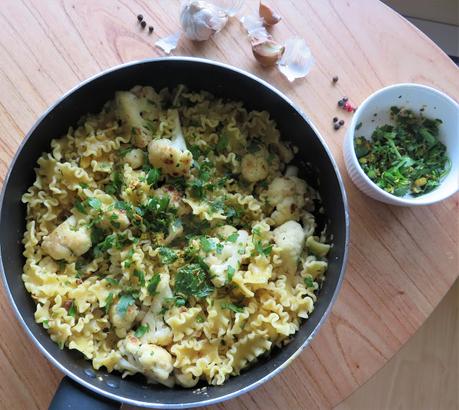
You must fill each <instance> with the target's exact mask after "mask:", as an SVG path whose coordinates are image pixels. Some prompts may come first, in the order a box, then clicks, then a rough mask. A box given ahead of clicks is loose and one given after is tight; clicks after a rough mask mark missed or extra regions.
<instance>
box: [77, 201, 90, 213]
mask: <svg viewBox="0 0 459 410" xmlns="http://www.w3.org/2000/svg"><path fill="white" fill-rule="evenodd" d="M75 208H76V209H77V211H78V212H81V213H82V214H85V215H86V214H87V212H86V208H85V206H84V203H83V202H82V201H80V200H79V199H77V200H76V201H75Z"/></svg>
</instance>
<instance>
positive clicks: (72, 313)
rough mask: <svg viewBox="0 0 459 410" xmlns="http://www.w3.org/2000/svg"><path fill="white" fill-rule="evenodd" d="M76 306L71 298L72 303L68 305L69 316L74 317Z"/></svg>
mask: <svg viewBox="0 0 459 410" xmlns="http://www.w3.org/2000/svg"><path fill="white" fill-rule="evenodd" d="M75 313H76V307H75V302H74V301H73V300H72V304H71V305H70V307H69V316H72V317H75Z"/></svg>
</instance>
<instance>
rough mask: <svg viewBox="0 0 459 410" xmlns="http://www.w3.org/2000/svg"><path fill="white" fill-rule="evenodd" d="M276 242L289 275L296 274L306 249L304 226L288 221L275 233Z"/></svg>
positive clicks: (275, 230)
mask: <svg viewBox="0 0 459 410" xmlns="http://www.w3.org/2000/svg"><path fill="white" fill-rule="evenodd" d="M273 237H274V242H275V243H276V246H277V248H278V252H279V255H280V257H281V258H282V262H283V265H282V266H284V267H285V270H286V271H287V273H290V274H294V273H295V272H296V269H297V266H298V260H299V258H300V255H301V252H302V251H303V247H304V239H305V234H304V230H303V228H302V226H301V225H300V224H299V223H298V222H295V221H288V222H285V223H284V224H282V225H281V226H279V227H277V228H276V229H274V231H273Z"/></svg>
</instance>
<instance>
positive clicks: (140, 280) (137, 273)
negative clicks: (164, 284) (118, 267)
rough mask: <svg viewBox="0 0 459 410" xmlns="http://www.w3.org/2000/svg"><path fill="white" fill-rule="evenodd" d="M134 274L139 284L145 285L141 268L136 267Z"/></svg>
mask: <svg viewBox="0 0 459 410" xmlns="http://www.w3.org/2000/svg"><path fill="white" fill-rule="evenodd" d="M134 276H135V277H136V278H137V279H138V280H139V284H140V286H145V274H144V273H143V272H142V271H141V270H138V269H136V270H135V271H134Z"/></svg>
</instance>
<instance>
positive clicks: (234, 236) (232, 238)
mask: <svg viewBox="0 0 459 410" xmlns="http://www.w3.org/2000/svg"><path fill="white" fill-rule="evenodd" d="M237 238H239V234H238V233H237V232H233V233H232V234H231V235H230V236H228V238H226V240H227V241H228V242H232V243H234V242H236V241H237Z"/></svg>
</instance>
